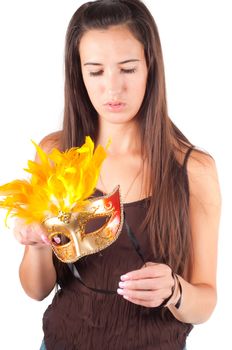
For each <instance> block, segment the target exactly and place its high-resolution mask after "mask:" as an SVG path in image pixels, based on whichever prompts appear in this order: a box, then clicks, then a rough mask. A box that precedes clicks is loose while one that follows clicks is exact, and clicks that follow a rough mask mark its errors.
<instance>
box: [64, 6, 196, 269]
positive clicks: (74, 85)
mask: <svg viewBox="0 0 232 350" xmlns="http://www.w3.org/2000/svg"><path fill="white" fill-rule="evenodd" d="M113 25H127V26H128V28H129V29H130V30H131V32H132V33H133V35H134V36H135V37H136V38H137V39H138V40H139V41H140V42H141V43H142V44H143V46H144V52H145V57H146V63H147V68H148V79H147V86H146V92H145V96H144V100H143V103H142V105H141V108H140V110H139V112H138V115H137V116H136V118H137V120H138V122H139V125H140V130H141V140H142V144H143V145H144V155H145V156H146V159H147V162H148V169H149V173H148V174H149V184H148V192H149V194H151V200H150V205H149V207H148V210H147V216H146V219H145V221H144V223H143V229H144V230H145V229H147V230H148V232H149V234H150V241H151V245H152V248H153V251H154V256H155V257H156V261H157V258H158V259H159V261H160V262H164V263H166V264H169V265H170V266H171V267H172V268H173V269H174V270H175V272H177V273H180V274H183V273H184V270H185V268H186V265H187V263H189V261H190V224H189V198H188V197H189V193H188V186H187V185H186V184H187V174H186V171H185V167H183V166H182V164H181V162H180V161H178V160H177V156H176V154H177V151H179V152H181V150H183V149H184V150H185V152H186V150H187V149H188V148H189V147H191V144H190V142H189V141H188V140H187V138H186V137H185V136H184V135H183V134H182V133H181V132H180V130H179V129H178V128H177V127H176V126H175V125H174V124H173V122H172V121H171V120H170V118H169V117H168V112H167V103H166V91H165V75H164V65H163V57H162V49H161V44H160V39H159V33H158V29H157V26H156V24H155V21H154V18H153V17H152V15H151V13H150V12H149V10H148V9H147V7H146V6H145V5H144V4H143V3H142V2H141V1H139V0H98V1H91V2H87V3H85V4H84V5H82V6H81V7H79V9H78V10H77V11H76V12H75V13H74V15H73V17H72V18H71V21H70V23H69V26H68V29H67V34H66V49H65V109H64V123H63V133H62V135H63V141H62V146H63V149H64V150H65V149H68V148H70V147H73V146H81V145H82V144H83V143H84V140H85V136H87V135H90V136H91V137H92V138H93V140H96V139H97V135H98V118H97V112H96V110H95V109H94V107H93V105H92V104H91V102H90V99H89V96H88V93H87V91H86V88H85V85H84V82H83V78H82V73H81V64H80V56H79V43H80V40H81V38H82V36H83V34H84V33H85V32H86V31H88V30H90V29H107V28H109V27H110V26H113Z"/></svg>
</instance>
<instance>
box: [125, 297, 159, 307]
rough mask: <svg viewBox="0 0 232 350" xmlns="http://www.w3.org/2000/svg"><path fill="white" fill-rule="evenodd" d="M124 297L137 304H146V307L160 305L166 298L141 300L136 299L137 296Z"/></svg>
mask: <svg viewBox="0 0 232 350" xmlns="http://www.w3.org/2000/svg"><path fill="white" fill-rule="evenodd" d="M124 299H126V300H127V301H129V302H131V303H133V304H136V305H140V306H145V307H159V306H160V305H161V304H162V303H163V301H164V299H157V300H149V301H147V300H141V299H136V298H130V297H127V296H124Z"/></svg>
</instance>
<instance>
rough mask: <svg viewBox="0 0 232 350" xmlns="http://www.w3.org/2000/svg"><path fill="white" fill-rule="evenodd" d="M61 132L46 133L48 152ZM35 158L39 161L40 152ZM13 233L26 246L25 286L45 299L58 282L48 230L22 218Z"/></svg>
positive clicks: (44, 144) (22, 267)
mask: <svg viewBox="0 0 232 350" xmlns="http://www.w3.org/2000/svg"><path fill="white" fill-rule="evenodd" d="M59 136H60V134H59V133H54V134H51V135H48V136H46V137H45V138H44V139H43V140H42V141H41V143H40V147H41V148H43V150H44V151H45V152H47V153H49V152H50V151H51V150H52V148H53V147H58V140H59ZM36 161H39V160H38V157H37V156H36ZM14 234H15V237H16V239H17V240H18V241H19V242H20V243H21V244H24V245H25V246H26V247H25V252H24V256H23V259H22V262H21V264H20V268H19V276H20V281H21V284H22V287H23V289H24V290H25V292H26V293H27V294H28V295H29V296H30V297H31V298H33V299H36V300H42V299H44V298H45V297H46V296H47V295H48V294H49V293H50V292H51V291H52V289H53V288H54V286H55V284H56V271H55V268H54V265H53V259H52V249H51V246H50V244H49V241H48V239H47V237H46V232H45V230H44V229H43V227H42V226H41V225H40V223H33V224H30V225H26V224H25V222H24V221H23V220H16V222H15V227H14Z"/></svg>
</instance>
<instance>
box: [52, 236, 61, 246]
mask: <svg viewBox="0 0 232 350" xmlns="http://www.w3.org/2000/svg"><path fill="white" fill-rule="evenodd" d="M53 240H54V241H55V242H56V243H57V244H60V242H61V239H60V237H58V236H54V237H53Z"/></svg>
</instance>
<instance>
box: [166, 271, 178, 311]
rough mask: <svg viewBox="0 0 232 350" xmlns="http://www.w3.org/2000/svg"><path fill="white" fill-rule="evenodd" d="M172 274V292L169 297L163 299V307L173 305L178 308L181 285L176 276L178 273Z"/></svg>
mask: <svg viewBox="0 0 232 350" xmlns="http://www.w3.org/2000/svg"><path fill="white" fill-rule="evenodd" d="M172 276H173V280H174V284H173V288H172V292H171V295H170V297H169V298H167V299H165V301H164V303H163V304H164V305H162V306H164V307H167V306H170V305H172V306H174V307H175V308H177V309H179V307H180V304H181V300H182V286H181V283H180V280H179V278H178V275H177V274H175V273H172Z"/></svg>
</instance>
